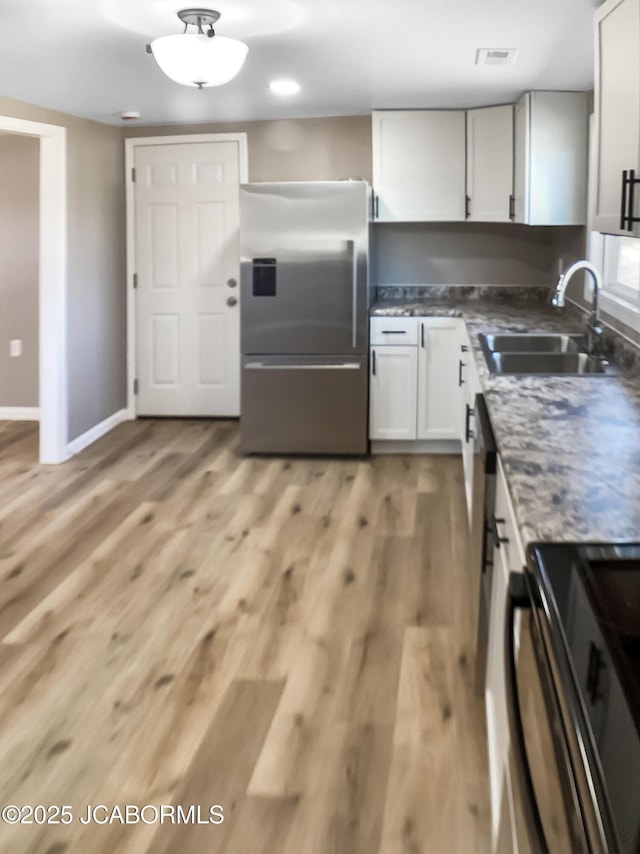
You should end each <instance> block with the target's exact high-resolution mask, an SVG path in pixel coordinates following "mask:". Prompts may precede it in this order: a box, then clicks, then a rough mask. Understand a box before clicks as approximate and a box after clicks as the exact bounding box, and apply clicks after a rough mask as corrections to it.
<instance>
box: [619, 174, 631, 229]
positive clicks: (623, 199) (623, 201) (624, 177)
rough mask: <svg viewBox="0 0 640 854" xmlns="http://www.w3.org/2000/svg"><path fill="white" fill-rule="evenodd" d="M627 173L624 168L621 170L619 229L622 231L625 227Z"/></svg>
mask: <svg viewBox="0 0 640 854" xmlns="http://www.w3.org/2000/svg"><path fill="white" fill-rule="evenodd" d="M628 175H629V173H628V172H627V170H626V169H624V170H623V172H622V192H621V194H620V196H621V204H620V231H624V230H625V229H626V227H627V187H628V185H629V178H628Z"/></svg>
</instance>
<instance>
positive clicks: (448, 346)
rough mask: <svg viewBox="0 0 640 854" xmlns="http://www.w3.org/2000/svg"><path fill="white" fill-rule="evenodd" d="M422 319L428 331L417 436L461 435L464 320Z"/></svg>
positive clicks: (421, 359) (421, 371) (420, 374)
mask: <svg viewBox="0 0 640 854" xmlns="http://www.w3.org/2000/svg"><path fill="white" fill-rule="evenodd" d="M420 322H421V324H422V325H423V326H424V333H423V334H422V335H421V339H420V344H421V346H420V348H419V351H418V428H417V429H418V433H417V436H418V439H446V440H448V439H459V438H460V432H459V425H460V401H461V399H462V395H461V390H460V389H461V386H460V385H459V363H460V361H461V359H460V341H461V340H462V332H461V329H460V323H459V321H457V320H456V319H452V320H450V321H442V320H439V319H438V320H436V321H431V322H429V321H425V320H422V321H420ZM466 361H467V362H468V361H469V360H468V359H467V360H466Z"/></svg>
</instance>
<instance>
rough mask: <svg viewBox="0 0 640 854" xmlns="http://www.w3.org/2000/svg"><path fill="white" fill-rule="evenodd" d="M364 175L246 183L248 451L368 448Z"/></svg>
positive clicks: (243, 300) (243, 434)
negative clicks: (359, 177) (344, 178)
mask: <svg viewBox="0 0 640 854" xmlns="http://www.w3.org/2000/svg"><path fill="white" fill-rule="evenodd" d="M370 201H371V192H370V188H369V186H368V185H367V184H366V183H365V182H364V181H331V182H317V183H316V182H295V183H277V184H245V185H243V186H242V187H241V188H240V256H241V293H240V310H241V311H240V314H241V347H242V403H241V416H240V448H241V451H242V452H243V453H246V454H250V453H272V454H365V453H367V450H368V438H367V436H368V431H367V409H368V404H367V401H368V370H367V355H368V329H369V324H368V309H369V304H370V289H369V273H368V266H369V265H368V252H369V219H370V217H369V210H370Z"/></svg>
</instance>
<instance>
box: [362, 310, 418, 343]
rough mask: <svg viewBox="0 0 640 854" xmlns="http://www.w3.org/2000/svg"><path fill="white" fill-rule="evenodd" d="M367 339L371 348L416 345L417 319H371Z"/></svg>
mask: <svg viewBox="0 0 640 854" xmlns="http://www.w3.org/2000/svg"><path fill="white" fill-rule="evenodd" d="M369 339H370V341H369V343H370V344H371V345H372V346H374V345H375V346H380V345H381V344H384V345H385V346H394V345H400V346H403V347H410V346H412V345H414V346H415V345H416V344H417V343H418V318H417V317H372V318H371V326H370V328H369Z"/></svg>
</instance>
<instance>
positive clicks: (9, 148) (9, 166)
mask: <svg viewBox="0 0 640 854" xmlns="http://www.w3.org/2000/svg"><path fill="white" fill-rule="evenodd" d="M39 161H40V143H39V140H38V139H33V138H30V137H22V136H13V135H7V136H4V135H1V136H0V187H1V188H2V190H1V192H0V258H1V259H2V266H1V267H0V406H28V407H33V406H38V340H39V335H38V255H39V248H38V230H39V222H38V216H39V203H38V194H39V176H40V162H39ZM13 338H19V339H21V340H22V356H20V357H19V358H10V356H9V341H10V340H11V339H13Z"/></svg>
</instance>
